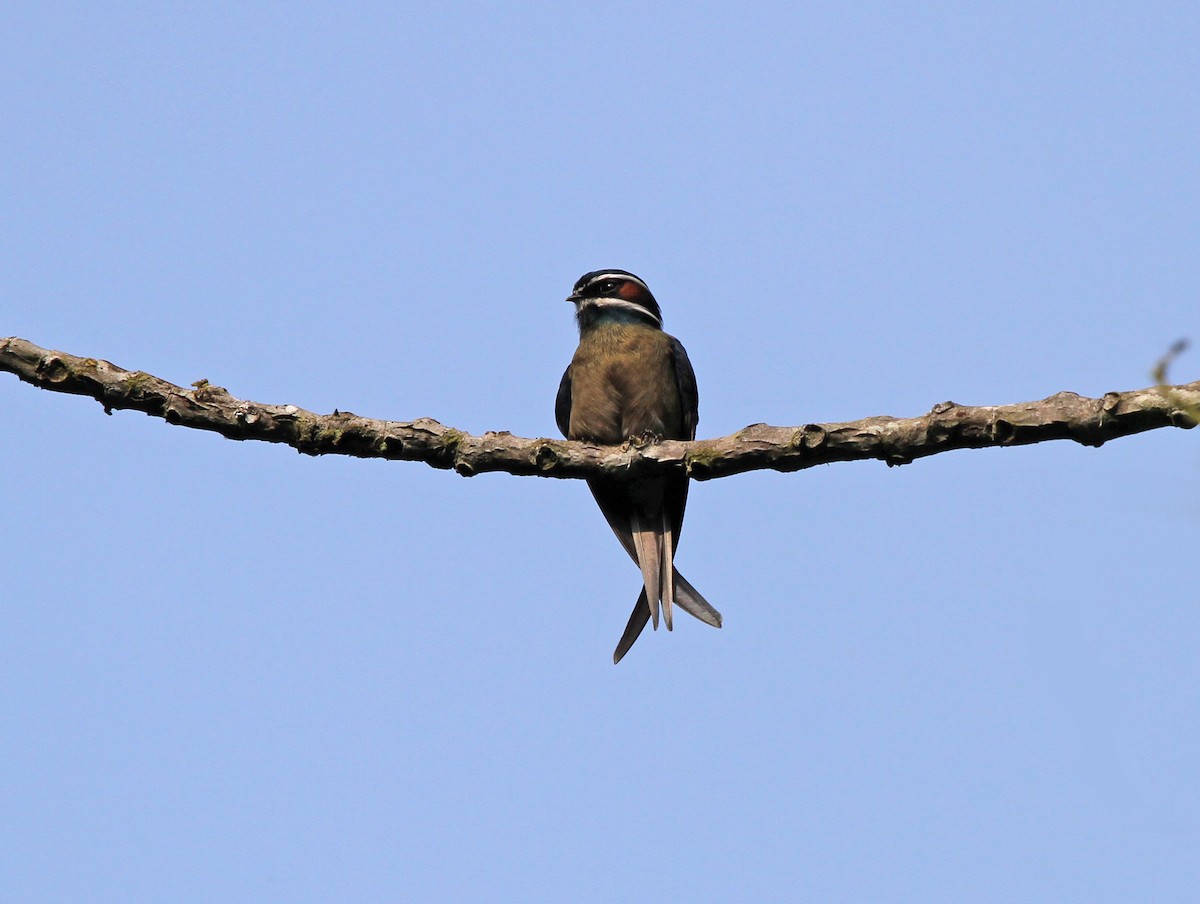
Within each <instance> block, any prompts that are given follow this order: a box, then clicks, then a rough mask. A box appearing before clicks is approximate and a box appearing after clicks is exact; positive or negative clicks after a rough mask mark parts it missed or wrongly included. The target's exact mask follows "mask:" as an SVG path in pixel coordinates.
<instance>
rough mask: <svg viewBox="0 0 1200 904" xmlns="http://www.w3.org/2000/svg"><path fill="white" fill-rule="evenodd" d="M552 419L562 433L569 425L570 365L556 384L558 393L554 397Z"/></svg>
mask: <svg viewBox="0 0 1200 904" xmlns="http://www.w3.org/2000/svg"><path fill="white" fill-rule="evenodd" d="M554 420H555V422H556V423H557V424H558V430H559V432H560V433H561V434H562V435H563V436H566V435H567V431H568V430H569V429H570V427H571V365H569V364H568V365H567V369H566V370H564V371H563V375H562V381H561V382H560V383H559V384H558V395H557V396H556V397H555V399H554Z"/></svg>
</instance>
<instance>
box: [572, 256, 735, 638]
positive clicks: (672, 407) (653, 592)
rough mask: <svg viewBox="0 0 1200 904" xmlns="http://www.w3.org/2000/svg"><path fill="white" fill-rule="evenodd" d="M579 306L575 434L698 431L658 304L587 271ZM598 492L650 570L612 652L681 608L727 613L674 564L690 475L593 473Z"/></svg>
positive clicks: (613, 278) (689, 379)
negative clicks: (599, 475)
mask: <svg viewBox="0 0 1200 904" xmlns="http://www.w3.org/2000/svg"><path fill="white" fill-rule="evenodd" d="M567 300H568V301H571V302H573V303H574V304H575V309H576V319H577V321H578V323H579V347H578V348H577V349H576V350H575V356H574V358H573V359H572V360H571V364H570V366H569V367H568V368H567V370H566V373H564V374H563V379H562V383H561V384H560V385H559V390H558V399H557V401H556V405H555V416H556V419H557V421H558V426H559V429H560V430H561V431H562V432H563V435H565V436H566V437H567V438H569V439H579V440H586V441H588V442H594V443H601V444H604V445H619V444H620V443H623V442H625V441H626V440H628V439H630V438H640V437H652V438H656V439H682V440H690V439H695V437H696V421H697V392H696V377H695V374H694V372H693V371H692V365H691V362H690V361H688V357H687V352H686V351H684V348H683V345H682V344H680V342H679V340H678V339H675V338H674V337H673V336H670V335H668V334H667V333H664V332H663V330H662V318H661V314H660V313H659V307H658V302H657V301H655V299H654V296H653V295H652V294H651V293H650V290H649V288H648V287H647V286H646V284H645V283H644V282H642V280H640V279H639V278H638V277H636V276H634V275H633V274H632V273H629V272H627V271H624V270H595V271H592V272H591V273H585V274H584V275H583V276H582V277H580V279H579V281H578V282H577V283H576V284H575V289H574V291H573V292H572V294H571V296H570V297H569V298H568V299H567ZM588 486H589V488H590V489H591V491H592V495H593V496H594V497H595V498H596V502H597V504H599V506H600V510H601V511H602V512H603V513H604V517H605V518H606V519H607V520H608V523H609V526H610V527H612V529H613V532H614V533H615V534H616V535H617V539H618V540H620V541H621V544H622V546H624V547H625V550H626V552H627V553H629V555H630V556H631V557H632V558H633V560H634V561H635V562H637V563H638V566H639V567H640V569H641V571H642V582H643V588H642V592H641V595H640V596H639V597H638V601H637V603H636V604H635V605H634V608H633V613H632V614H631V615H630V617H629V623H628V625H626V628H625V633H624V634H623V635H622V637H621V641H620V643H618V645H617V649H616V651H615V653H614V654H613V661H614V662H619V661H620V659H621V657H622V656H624V655H625V653H626V652H627V651H628V650H629V648H630V647H631V646H632V645H633V642H634V641H635V640H637V638H638V635H639V634H641V632H642V629H643V628H644V627H645V626H646V622H647V621H650V620H653V623H654V627H655V628H657V627H658V619H659V610H660V605H661V610H662V614H663V620H664V622H665V623H666V625H667V629H668V630H670V629H671V627H672V606H673V605H674V604H676V603H677V604H678V605H679V607H680V608H681V609H683V610H684V611H686V612H688V613H690V614H692V615H694V616H696V617H697V618H699V619H701V620H702V621H704V622H706V623H708V624H710V625H713V626H715V627H720V626H721V615H720V613H719V612H717V611H716V610H715V609H714V608H713V607H712V606H711V605H709V603H708V601H707V600H705V599H704V597H703V596H701V595H700V594H699V592H697V591H696V589H695V588H694V587H692V585H691V584H690V583H688V582H687V581H686V580H684V578H683V577H682V576H681V575H680V574H679V572H678V571H676V570H675V567H674V553H675V547H676V546H677V545H678V542H679V530H680V528H681V527H682V525H683V511H684V506H685V505H686V503H687V489H688V479H687V476H686V475H682V476H679V477H660V478H653V479H649V480H646V479H643V480H623V479H609V478H593V479H591V480H589V481H588Z"/></svg>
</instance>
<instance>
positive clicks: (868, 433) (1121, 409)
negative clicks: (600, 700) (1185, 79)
mask: <svg viewBox="0 0 1200 904" xmlns="http://www.w3.org/2000/svg"><path fill="white" fill-rule="evenodd" d="M0 371H8V372H9V373H13V374H16V375H17V376H18V377H19V378H20V379H22V380H24V381H25V382H26V383H32V384H33V385H34V386H38V387H40V388H42V389H49V390H53V391H54V392H66V393H73V394H75V395H86V396H90V397H91V398H93V399H95V400H96V401H98V402H99V403H100V404H101V405H103V406H104V410H105V412H106V413H109V414H111V413H112V411H113V409H115V408H122V409H124V408H128V409H132V410H134V411H142V412H145V413H146V414H150V415H154V416H155V417H161V418H164V419H165V420H166V421H167V423H169V424H179V425H182V426H184V427H193V428H195V429H199V430H211V431H213V432H215V433H219V434H221V435H222V436H224V437H226V438H228V439H237V440H261V441H264V442H270V443H284V444H286V445H289V446H291V447H293V448H294V449H297V450H298V451H300V452H303V453H305V454H306V455H354V456H357V457H360V458H386V459H398V460H403V461H423V462H425V463H426V464H428V465H431V466H432V467H435V468H453V469H454V470H455V471H457V472H458V473H459V474H462V475H464V476H467V477H470V476H472V475H474V474H479V473H483V472H485V471H504V472H507V473H509V474H526V475H537V476H541V477H563V478H581V477H593V476H596V475H598V474H605V473H607V474H625V475H630V474H649V473H654V472H663V471H675V470H679V469H685V470H687V472H688V473H689V474H690V475H691V476H692V477H694V478H696V479H697V480H708V479H710V478H714V477H725V476H728V475H730V474H739V473H742V472H745V471H755V470H762V469H772V470H776V471H799V470H802V469H804V468H811V467H813V466H814V465H821V464H828V463H830V462H835V461H861V460H865V459H878V460H880V461H883V462H886V463H887V464H888V465H902V464H908V463H909V462H911V461H913V460H914V459H917V458H924V457H925V456H927V455H935V454H937V453H939V452H948V451H950V450H951V449H982V448H985V447H988V446H1021V445H1026V444H1029V443H1039V442H1044V441H1046V440H1052V439H1069V440H1074V441H1075V442H1077V443H1081V444H1083V445H1085V446H1100V445H1102V444H1103V443H1105V442H1107V441H1108V440H1110V439H1116V438H1117V437H1121V436H1130V435H1132V434H1134V433H1141V432H1143V431H1145V430H1154V429H1157V428H1159V427H1183V428H1190V427H1193V426H1195V421H1194V420H1193V419H1192V418H1191V417H1190V416H1189V415H1188V413H1187V412H1188V410H1189V409H1190V410H1193V411H1194V410H1196V406H1198V405H1200V381H1197V382H1194V383H1187V384H1183V385H1178V386H1169V387H1168V386H1160V387H1150V388H1148V389H1136V390H1132V391H1130V392H1109V393H1106V394H1105V395H1104V397H1103V398H1099V399H1089V398H1084V397H1083V396H1079V395H1076V394H1075V393H1073V392H1060V393H1057V394H1056V395H1052V396H1050V397H1049V398H1047V399H1043V400H1041V401H1039V402H1023V403H1019V404H1016V405H995V406H985V407H968V406H964V405H956V404H955V403H954V402H943V403H941V404H939V405H935V406H934V408H933V410H932V411H930V412H929V413H928V414H925V415H922V416H921V417H913V418H894V417H869V418H865V419H863V420H860V421H851V422H848V423H844V424H804V425H802V426H799V427H771V426H768V425H766V424H753V425H751V426H749V427H746V428H745V429H744V430H740V431H739V432H737V433H734V434H732V435H730V436H725V437H721V438H720V439H708V440H697V441H696V442H690V443H688V442H677V441H667V442H662V443H657V444H626V445H624V446H616V447H614V446H594V445H590V444H588V443H581V442H568V441H565V440H551V439H526V438H524V437H520V436H513V435H512V434H510V433H505V432H501V433H485V434H484V435H483V436H471V435H469V434H466V433H463V432H461V431H459V430H455V429H453V428H451V427H446V426H444V425H443V424H440V423H438V422H437V421H435V420H431V419H430V418H419V419H418V420H415V421H406V422H401V421H380V420H374V419H371V418H365V417H359V416H358V415H356V414H351V413H350V412H348V411H334V413H333V414H315V413H313V412H311V411H305V410H304V409H303V408H297V407H296V406H295V405H264V404H261V403H259V402H248V401H243V400H242V399H237V398H234V397H233V396H231V395H230V394H229V393H228V392H226V391H225V390H224V389H223V388H221V387H220V386H214V385H212V384H211V383H209V382H208V381H207V380H200V381H199V382H197V383H194V384H192V385H193V388H192V389H184V388H183V387H181V386H176V385H175V384H173V383H168V382H167V381H166V380H163V379H161V378H159V377H155V376H152V375H151V374H147V373H143V372H142V371H128V370H123V369H121V368H120V367H117V366H116V365H114V364H111V363H110V362H108V361H99V360H97V359H95V358H79V357H76V356H75V355H68V354H66V353H65V352H55V351H50V350H48V349H44V348H40V347H38V346H36V345H34V344H33V343H32V342H28V341H27V340H25V339H18V338H15V337H13V338H9V339H0Z"/></svg>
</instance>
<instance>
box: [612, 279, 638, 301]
mask: <svg viewBox="0 0 1200 904" xmlns="http://www.w3.org/2000/svg"><path fill="white" fill-rule="evenodd" d="M617 294H618V295H620V296H621V297H622V298H624V299H626V300H628V301H636V300H637V299H639V298H641V297H642V287H641V286H639V285H638V284H637V283H635V282H632V281H627V282H623V283H621V288H619V289H617Z"/></svg>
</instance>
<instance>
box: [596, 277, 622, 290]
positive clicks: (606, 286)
mask: <svg viewBox="0 0 1200 904" xmlns="http://www.w3.org/2000/svg"><path fill="white" fill-rule="evenodd" d="M619 285H620V283H619V282H617V281H616V280H615V279H606V280H604V282H602V283H600V291H601V292H611V291H612V290H613V289H615V288H616V287H617V286H619Z"/></svg>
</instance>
